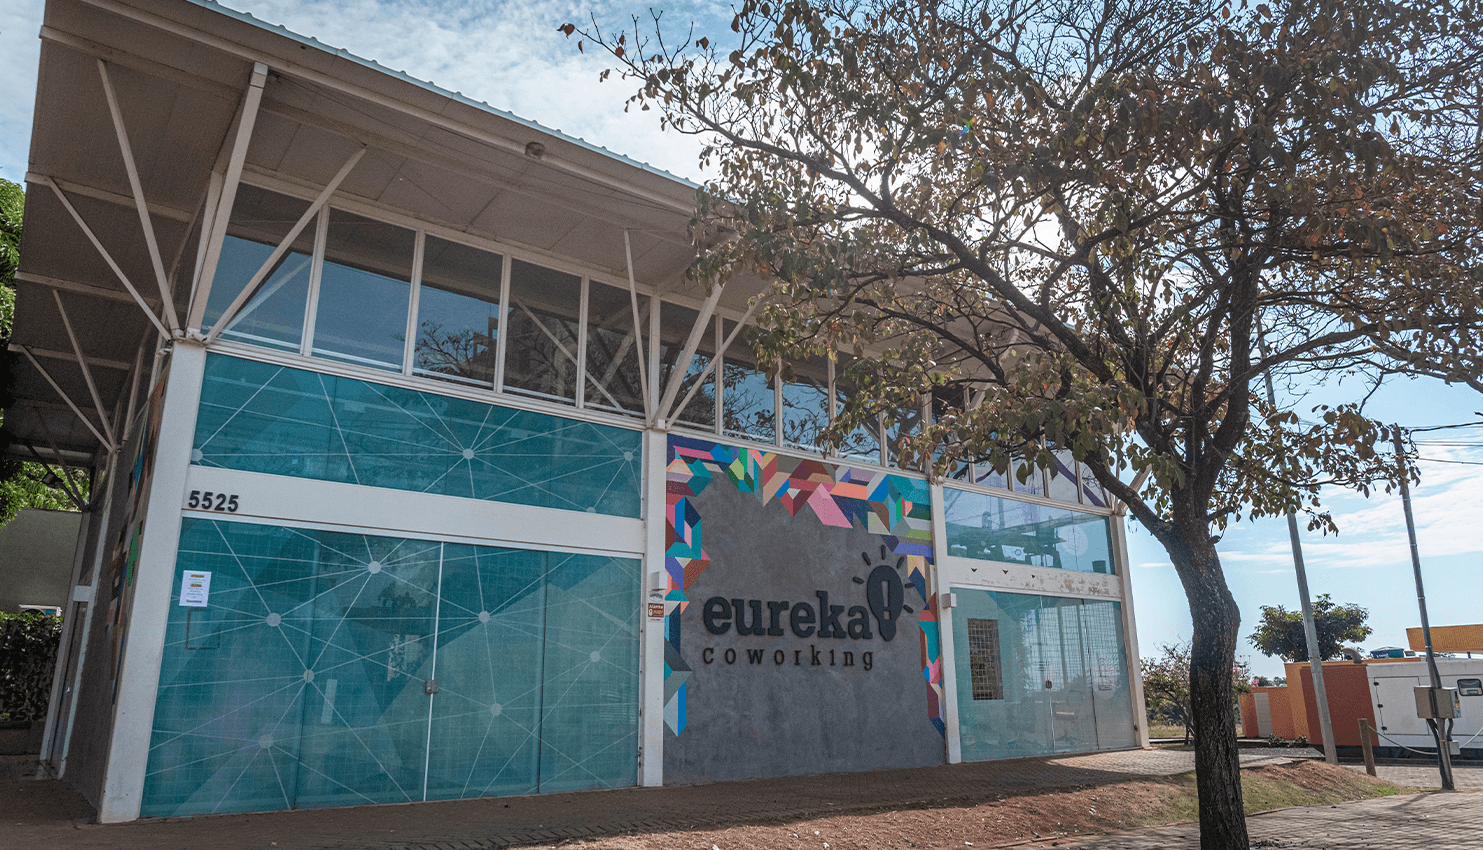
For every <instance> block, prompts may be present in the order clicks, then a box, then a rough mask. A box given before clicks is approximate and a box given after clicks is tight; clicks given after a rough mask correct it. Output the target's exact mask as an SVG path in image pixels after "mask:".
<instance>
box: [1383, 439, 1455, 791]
mask: <svg viewBox="0 0 1483 850" xmlns="http://www.w3.org/2000/svg"><path fill="white" fill-rule="evenodd" d="M1394 436H1395V460H1396V463H1397V464H1398V465H1399V467H1400V473H1401V475H1400V478H1401V504H1402V505H1403V506H1405V509H1406V534H1407V536H1409V537H1410V538H1411V568H1412V570H1414V571H1415V573H1416V602H1417V604H1418V605H1420V607H1421V636H1422V637H1423V638H1424V639H1425V640H1426V669H1427V671H1428V672H1429V673H1430V674H1431V682H1432V690H1433V691H1436V690H1440V689H1441V687H1442V674H1441V673H1439V672H1438V671H1437V655H1436V653H1435V652H1433V651H1432V627H1431V621H1430V620H1428V619H1427V616H1426V589H1425V588H1424V587H1423V586H1422V584H1421V552H1420V550H1418V549H1417V548H1416V519H1415V518H1414V517H1413V516H1412V515H1411V485H1410V484H1409V483H1408V482H1407V481H1406V445H1405V441H1404V439H1403V438H1402V436H1401V426H1399V425H1397V426H1395V435H1394ZM1426 725H1427V726H1430V727H1431V730H1432V737H1433V738H1435V739H1436V742H1437V769H1438V770H1440V771H1441V774H1442V788H1443V789H1444V790H1447V791H1455V790H1457V786H1456V785H1455V784H1454V783H1453V781H1452V729H1451V725H1452V722H1451V721H1450V720H1441V719H1437V718H1431V717H1428V718H1427V720H1426Z"/></svg>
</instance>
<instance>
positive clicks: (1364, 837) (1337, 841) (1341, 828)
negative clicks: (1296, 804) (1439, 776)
mask: <svg viewBox="0 0 1483 850" xmlns="http://www.w3.org/2000/svg"><path fill="white" fill-rule="evenodd" d="M1361 769H1363V768H1361ZM1471 770H1472V771H1477V770H1479V768H1472V769H1471ZM1382 776H1383V774H1382ZM1460 784H1461V783H1459V785H1460ZM1246 828H1247V830H1248V832H1249V834H1250V836H1251V846H1252V848H1253V850H1256V848H1263V850H1279V848H1281V850H1288V848H1291V850H1361V848H1363V850H1377V848H1396V850H1413V848H1416V850H1421V848H1425V850H1433V848H1435V850H1477V849H1478V848H1483V794H1479V793H1478V792H1476V791H1458V792H1456V793H1442V792H1439V791H1437V792H1430V793H1426V794H1410V795H1405V796H1397V797H1381V798H1378V799H1374V800H1361V801H1360V802H1357V803H1344V804H1342V805H1337V806H1303V807H1300V808H1295V809H1282V810H1280V811H1276V812H1269V813H1267V814H1263V815H1254V816H1252V817H1250V818H1247V820H1246ZM1060 846H1062V847H1076V848H1078V850H1195V848H1198V847H1199V846H1200V830H1199V827H1198V826H1196V825H1194V824H1182V825H1180V826H1164V827H1156V828H1153V829H1143V830H1139V831H1138V832H1136V833H1130V834H1128V835H1115V836H1108V837H1103V838H1093V839H1089V840H1086V841H1083V842H1081V843H1079V844H1068V842H1066V841H1061V842H1060Z"/></svg>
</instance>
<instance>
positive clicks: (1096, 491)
mask: <svg viewBox="0 0 1483 850" xmlns="http://www.w3.org/2000/svg"><path fill="white" fill-rule="evenodd" d="M1078 471H1079V472H1080V473H1081V503H1082V504H1084V505H1095V506H1096V507H1099V508H1105V507H1107V491H1106V490H1103V489H1102V484H1101V483H1100V482H1098V481H1097V476H1095V475H1093V474H1092V471H1091V470H1090V469H1088V468H1087V465H1086V464H1082V465H1081V466H1080V467H1078Z"/></svg>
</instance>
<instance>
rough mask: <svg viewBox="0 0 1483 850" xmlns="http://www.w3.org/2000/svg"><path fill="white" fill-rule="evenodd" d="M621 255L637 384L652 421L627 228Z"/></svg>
mask: <svg viewBox="0 0 1483 850" xmlns="http://www.w3.org/2000/svg"><path fill="white" fill-rule="evenodd" d="M623 257H624V261H625V263H626V265H625V266H624V267H625V268H626V269H627V270H628V302H629V306H630V307H631V308H632V310H633V341H634V344H635V345H637V346H638V358H639V386H641V387H642V388H643V390H644V418H645V419H647V420H650V421H652V420H653V419H654V401H653V399H651V398H650V397H649V367H648V360H649V354H648V351H647V350H646V349H645V348H644V332H643V329H642V327H641V324H642V323H641V322H640V321H639V292H638V284H637V283H636V282H635V281H634V279H633V241H632V240H631V239H630V238H629V236H628V231H627V230H624V231H623ZM651 343H652V340H651ZM615 362H616V361H615Z"/></svg>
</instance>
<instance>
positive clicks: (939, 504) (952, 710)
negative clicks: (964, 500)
mask: <svg viewBox="0 0 1483 850" xmlns="http://www.w3.org/2000/svg"><path fill="white" fill-rule="evenodd" d="M931 489H932V560H933V564H932V587H933V590H934V592H935V593H936V594H937V640H938V641H939V643H940V644H941V647H942V722H943V725H945V726H946V727H947V734H946V738H947V761H948V764H957V763H959V762H961V761H962V760H963V738H962V736H961V733H960V730H959V727H958V669H957V666H956V663H955V656H954V654H953V609H952V608H949V607H948V606H947V604H946V603H947V595H948V593H949V592H950V591H951V590H952V588H950V587H949V586H948V585H947V584H945V583H944V582H943V581H942V565H943V564H944V563H945V560H944V559H946V558H947V510H946V508H945V506H944V505H943V501H942V485H941V484H933V485H931Z"/></svg>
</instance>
